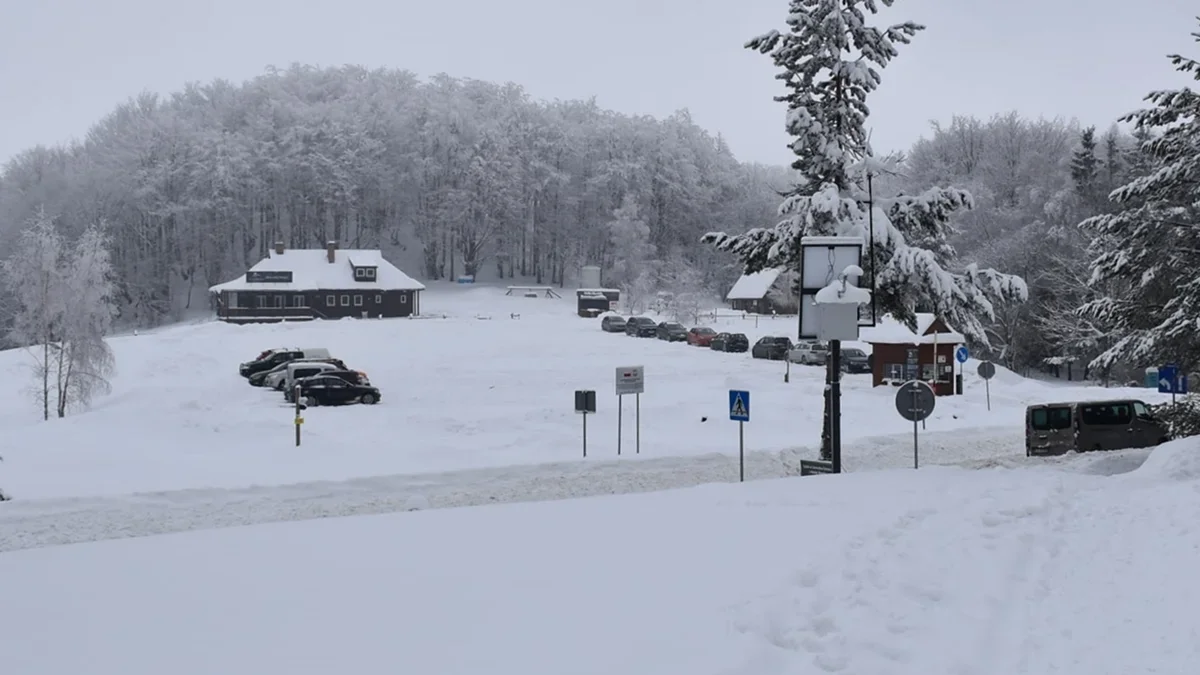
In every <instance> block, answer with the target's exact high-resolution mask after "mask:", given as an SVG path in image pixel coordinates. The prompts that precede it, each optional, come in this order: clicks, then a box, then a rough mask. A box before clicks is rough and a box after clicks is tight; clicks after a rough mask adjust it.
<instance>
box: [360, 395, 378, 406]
mask: <svg viewBox="0 0 1200 675" xmlns="http://www.w3.org/2000/svg"><path fill="white" fill-rule="evenodd" d="M358 400H359V401H362V402H363V403H365V404H366V405H374V404H375V395H374V394H363V395H362V398H360V399H358Z"/></svg>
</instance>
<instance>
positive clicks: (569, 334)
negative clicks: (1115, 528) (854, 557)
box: [0, 287, 1159, 500]
mask: <svg viewBox="0 0 1200 675" xmlns="http://www.w3.org/2000/svg"><path fill="white" fill-rule="evenodd" d="M422 305H423V311H424V312H425V313H426V314H428V315H434V314H444V315H446V318H425V319H420V320H375V321H369V320H368V321H362V320H346V321H340V322H314V323H302V324H301V323H297V324H285V325H258V326H230V325H225V324H221V323H215V322H208V323H200V324H190V325H182V326H176V327H170V328H165V329H162V330H159V331H155V332H152V333H145V334H141V335H136V336H132V335H131V336H125V337H118V338H114V339H113V340H112V345H113V349H114V351H115V353H116V358H117V363H118V370H119V373H118V375H117V377H116V378H115V380H114V382H113V389H114V391H113V394H112V395H111V396H109V397H106V398H103V399H99V400H98V402H97V404H96V405H95V407H94V409H92V410H90V411H86V412H81V413H79V414H75V415H73V416H71V417H69V418H68V419H65V420H51V421H50V422H48V423H46V422H42V421H40V420H39V419H38V417H37V411H36V410H35V408H34V406H32V404H30V403H29V401H28V396H27V395H26V394H24V393H23V392H22V391H21V388H22V387H23V386H24V385H25V383H26V382H27V381H28V379H29V378H28V375H27V374H26V372H25V371H24V368H25V363H26V360H27V358H28V357H27V355H25V354H24V353H23V352H21V351H12V352H6V353H2V354H0V372H5V373H7V374H8V376H9V377H8V378H7V381H8V382H9V383H10V387H9V389H7V390H6V391H3V392H0V396H4V399H0V403H2V405H0V420H2V421H3V423H4V425H5V429H6V434H5V439H4V441H3V446H0V455H3V456H4V458H5V462H4V464H3V465H0V485H3V487H4V488H5V490H6V491H8V492H10V493H12V494H13V495H14V496H15V497H16V498H17V499H19V500H24V499H34V498H39V497H80V496H92V495H115V494H126V493H133V492H158V491H164V490H180V489H196V488H210V487H218V488H246V487H250V486H254V485H281V484H290V483H297V482H303V481H337V480H344V479H349V478H361V477H372V476H381V475H395V474H414V473H425V472H444V471H453V470H464V469H480V468H485V467H501V466H512V465H530V464H536V463H545V462H558V463H566V464H567V465H568V466H570V465H581V463H582V462H584V460H583V459H582V457H581V438H580V436H581V429H580V418H579V416H578V415H576V414H575V413H574V412H573V391H574V390H576V389H595V390H596V391H597V392H598V398H599V412H598V414H596V415H595V416H592V417H590V418H589V424H588V428H589V443H588V447H589V458H588V459H587V460H586V461H587V462H589V463H597V462H605V461H611V460H615V459H616V431H617V407H616V406H617V399H616V396H615V394H614V382H613V381H614V372H615V369H616V368H617V367H618V366H630V365H643V366H645V372H646V393H645V394H644V395H643V396H642V400H641V417H642V428H641V454H640V455H636V456H635V454H634V451H635V428H634V402H633V400H631V399H627V400H626V404H625V414H624V422H625V435H624V440H623V452H624V455H625V457H624V458H623V459H625V460H633V459H641V460H646V459H661V458H666V457H692V458H696V457H700V456H703V455H708V454H711V453H724V454H726V455H735V454H736V453H737V428H736V425H734V424H733V423H732V422H730V421H728V411H727V410H726V408H727V405H728V394H727V392H728V390H729V389H731V388H744V389H748V390H750V392H751V394H752V401H753V404H752V411H751V412H752V419H751V422H750V423H749V424H748V425H747V429H746V443H747V448H748V449H749V450H752V451H771V452H778V451H781V450H786V449H793V450H794V451H796V452H797V453H798V454H803V455H805V456H810V455H811V453H812V452H813V451H812V450H811V448H813V447H815V446H816V445H817V443H818V442H819V436H820V419H821V392H822V388H823V386H824V385H823V374H822V371H821V369H820V368H815V367H797V366H794V367H793V368H792V371H791V381H790V382H789V383H784V381H783V376H784V364H783V363H781V362H768V361H763V360H755V359H752V358H751V357H750V355H749V354H724V353H714V352H711V351H710V350H708V349H703V348H697V347H690V346H687V345H684V344H679V343H675V344H668V343H666V342H662V341H659V340H651V339H634V338H629V337H625V336H624V335H619V334H607V333H603V332H601V331H600V330H599V326H598V322H596V321H593V320H586V319H580V318H578V317H576V316H574V315H573V307H574V304H573V298H571V297H569V294H568V297H567V298H566V299H562V300H554V299H545V298H537V299H534V298H524V297H509V296H505V295H504V294H503V291H502V290H500V289H497V288H486V287H484V288H472V289H458V288H450V289H444V288H443V289H440V290H438V291H435V292H430V293H428V295H427V297H426V298H425V299H424V300H423V302H422ZM516 314H519V315H520V318H513V315H516ZM715 327H717V328H718V329H724V330H736V331H742V332H745V333H747V334H749V335H750V336H751V339H752V340H753V339H755V338H757V337H758V336H760V335H767V334H780V335H788V334H791V333H792V332H793V331H794V325H793V324H792V320H791V319H770V318H761V319H758V320H755V319H753V318H751V319H743V318H729V319H720V320H718V322H717V323H716V325H715ZM276 346H298V347H327V348H329V349H330V350H331V351H332V352H333V354H334V355H336V356H338V357H341V358H343V359H344V360H345V361H346V362H347V363H348V364H349V365H350V366H351V367H353V368H358V369H362V370H365V371H366V372H367V373H368V374H369V376H370V377H371V380H372V382H373V383H374V384H376V385H377V386H379V387H380V388H381V389H382V391H383V400H382V402H381V403H380V404H379V405H376V406H351V407H344V408H316V409H312V410H309V411H307V412H306V413H305V424H304V427H303V432H304V441H303V445H302V446H301V447H300V448H296V447H295V446H294V440H293V430H294V427H293V424H292V411H291V409H290V408H289V407H288V406H286V405H285V403H284V401H283V398H282V396H281V395H280V394H279V393H278V392H275V391H269V390H265V389H258V388H254V387H250V386H248V385H247V384H246V382H245V381H244V380H243V379H242V378H240V377H239V376H238V375H237V372H236V368H237V364H238V363H239V362H241V361H244V360H247V359H250V358H252V357H253V356H255V355H256V354H258V353H259V352H260V351H262V350H263V349H267V348H270V347H276ZM966 373H967V384H966V386H967V390H968V392H967V395H965V396H962V397H954V398H943V399H940V400H939V401H938V407H937V410H936V412H935V413H934V415H933V417H932V418H930V419H929V420H928V423H927V428H928V431H929V434H930V435H929V440H930V443H929V446H928V448H927V450H926V452H925V453H924V460H923V461H925V462H929V463H942V464H945V463H955V462H961V461H967V460H978V459H985V458H990V457H995V456H997V455H1008V456H1019V455H1022V454H1023V452H1024V450H1023V445H1022V436H1021V430H1022V415H1023V410H1024V406H1025V405H1026V404H1027V403H1030V402H1035V401H1045V400H1051V399H1070V398H1075V397H1094V396H1095V395H1096V392H1095V390H1094V389H1089V388H1083V387H1064V386H1058V385H1049V384H1044V383H1039V382H1032V381H1027V380H1024V379H1023V378H1020V377H1017V376H1015V375H1013V374H1011V373H1008V372H1006V371H1003V370H1002V371H1001V372H1000V374H998V375H997V377H996V379H994V380H993V381H992V386H991V398H992V410H991V411H990V412H989V411H987V410H986V409H985V406H984V388H983V385H982V381H980V380H979V379H978V378H977V377H976V376H975V375H974V364H973V363H969V364H968V367H967V371H966ZM844 390H845V393H844V400H843V415H844V427H845V429H844V437H845V439H846V440H845V458H846V465H847V467H848V468H849V469H850V470H856V469H863V468H884V467H904V466H909V465H911V461H912V460H911V445H910V444H911V441H910V437H909V434H910V429H911V427H910V426H909V425H908V424H907V423H906V422H904V420H902V419H901V418H900V417H899V415H897V414H896V412H895V408H894V404H893V397H894V392H893V390H891V389H889V388H878V389H872V388H871V387H870V382H869V377H868V376H866V375H850V376H848V377H847V381H846V385H845V387H844ZM1105 393H1106V394H1110V395H1114V396H1119V395H1137V396H1141V397H1143V398H1150V399H1152V400H1158V398H1159V397H1158V395H1157V394H1155V393H1151V392H1148V391H1146V390H1141V389H1138V390H1133V391H1122V390H1108V391H1107V392H1105ZM704 418H707V421H703V420H704ZM960 435H961V438H960ZM964 440H965V441H966V442H963V441H964Z"/></svg>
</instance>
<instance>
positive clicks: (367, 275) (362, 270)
mask: <svg viewBox="0 0 1200 675" xmlns="http://www.w3.org/2000/svg"><path fill="white" fill-rule="evenodd" d="M354 279H355V280H356V281H375V268H374V267H355V268H354Z"/></svg>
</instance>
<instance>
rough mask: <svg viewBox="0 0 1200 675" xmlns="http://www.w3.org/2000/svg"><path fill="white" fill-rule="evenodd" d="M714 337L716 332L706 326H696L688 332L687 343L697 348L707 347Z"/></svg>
mask: <svg viewBox="0 0 1200 675" xmlns="http://www.w3.org/2000/svg"><path fill="white" fill-rule="evenodd" d="M716 336H717V331H715V330H713V329H711V328H709V327H708V326H696V327H695V328H693V329H691V330H689V331H688V334H687V343H688V344H689V345H696V346H697V347H707V346H708V345H709V343H710V342H712V341H713V338H715V337H716Z"/></svg>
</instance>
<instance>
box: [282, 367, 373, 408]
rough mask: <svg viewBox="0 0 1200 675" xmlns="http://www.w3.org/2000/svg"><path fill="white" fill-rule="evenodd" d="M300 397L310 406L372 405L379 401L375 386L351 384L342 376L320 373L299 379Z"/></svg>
mask: <svg viewBox="0 0 1200 675" xmlns="http://www.w3.org/2000/svg"><path fill="white" fill-rule="evenodd" d="M300 399H301V401H302V402H303V403H304V405H306V406H308V407H310V408H312V407H314V406H320V405H345V404H347V403H365V404H366V405H373V404H375V403H378V402H379V399H380V394H379V389H378V388H377V387H373V386H371V385H369V384H351V383H350V382H347V381H346V380H345V379H343V378H340V377H334V376H331V375H324V374H322V375H317V376H315V377H306V378H304V379H303V380H301V382H300Z"/></svg>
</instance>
